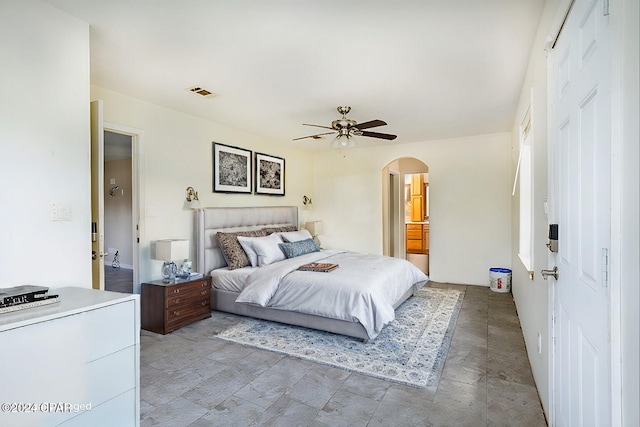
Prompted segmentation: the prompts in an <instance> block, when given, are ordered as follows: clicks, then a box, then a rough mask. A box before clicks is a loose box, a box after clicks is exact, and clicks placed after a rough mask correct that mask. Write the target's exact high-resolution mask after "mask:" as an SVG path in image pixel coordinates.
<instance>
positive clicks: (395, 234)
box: [382, 157, 432, 274]
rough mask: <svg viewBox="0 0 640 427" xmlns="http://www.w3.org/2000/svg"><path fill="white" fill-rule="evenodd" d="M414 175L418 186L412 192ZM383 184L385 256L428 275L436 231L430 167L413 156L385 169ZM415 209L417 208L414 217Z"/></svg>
mask: <svg viewBox="0 0 640 427" xmlns="http://www.w3.org/2000/svg"><path fill="white" fill-rule="evenodd" d="M414 175H415V176H416V178H415V182H416V184H415V187H414V189H413V190H412V186H411V181H412V177H413V176H414ZM382 185H383V190H382V194H383V212H382V217H383V254H384V255H387V256H392V257H395V258H403V259H407V260H409V261H410V262H412V263H413V264H415V265H416V266H417V267H418V268H420V269H421V270H422V271H424V272H425V274H428V272H429V252H430V245H429V236H430V233H431V231H432V230H431V228H430V227H431V225H430V221H429V167H428V166H427V164H426V163H424V162H423V161H422V160H419V159H416V158H412V157H401V158H398V159H395V160H393V161H392V162H390V163H388V164H387V165H386V166H385V167H384V168H383V169H382ZM412 193H413V194H412ZM412 198H413V203H412ZM412 207H414V208H415V209H414V214H415V216H414V217H413V218H412V217H411V210H412V209H411V208H412Z"/></svg>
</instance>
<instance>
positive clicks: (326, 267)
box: [298, 262, 338, 273]
mask: <svg viewBox="0 0 640 427" xmlns="http://www.w3.org/2000/svg"><path fill="white" fill-rule="evenodd" d="M336 268H338V264H331V263H328V262H312V263H309V264H304V265H301V266H300V267H298V270H300V271H318V272H321V273H329V272H330V271H333V270H335V269H336Z"/></svg>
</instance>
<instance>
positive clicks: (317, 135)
mask: <svg viewBox="0 0 640 427" xmlns="http://www.w3.org/2000/svg"><path fill="white" fill-rule="evenodd" d="M332 133H335V132H325V133H318V134H316V135H309V136H301V137H300V138H293V141H298V140H299V139H306V138H314V139H320V137H321V136H322V135H330V134H332Z"/></svg>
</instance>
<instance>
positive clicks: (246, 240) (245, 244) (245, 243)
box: [238, 236, 261, 267]
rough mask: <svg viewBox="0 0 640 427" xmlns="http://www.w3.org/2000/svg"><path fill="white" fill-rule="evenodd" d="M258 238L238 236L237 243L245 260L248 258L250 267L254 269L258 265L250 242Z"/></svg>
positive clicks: (256, 255) (256, 256)
mask: <svg viewBox="0 0 640 427" xmlns="http://www.w3.org/2000/svg"><path fill="white" fill-rule="evenodd" d="M260 238H261V237H246V236H238V243H240V246H242V249H243V250H244V252H245V253H246V254H247V258H249V262H250V263H251V267H256V266H257V265H258V254H257V253H256V251H255V250H254V249H253V243H252V240H255V239H260Z"/></svg>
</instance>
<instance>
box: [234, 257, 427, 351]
mask: <svg viewBox="0 0 640 427" xmlns="http://www.w3.org/2000/svg"><path fill="white" fill-rule="evenodd" d="M310 262H330V263H334V264H338V265H339V266H340V267H339V268H337V269H336V270H333V271H331V272H329V273H321V272H310V271H298V270H297V268H298V267H299V266H301V265H303V264H306V263H310ZM250 271H251V273H250V274H249V275H248V276H247V283H246V286H245V287H244V288H243V289H242V291H241V292H240V295H239V296H238V298H237V299H236V302H240V303H248V304H255V305H259V306H262V307H270V308H275V309H281V310H289V311H297V312H301V313H306V314H313V315H317V316H322V317H329V318H334V319H340V320H346V321H351V322H360V323H361V324H362V325H363V326H364V328H365V329H366V331H367V333H368V335H369V338H370V339H374V338H375V337H376V336H378V334H379V333H380V331H381V330H382V328H383V327H384V326H385V325H386V324H387V323H389V322H391V321H392V320H393V319H395V311H394V307H393V304H394V302H395V301H397V300H398V299H399V298H400V296H402V295H403V294H404V293H406V292H407V291H408V290H409V289H410V288H412V287H414V286H415V289H418V288H419V287H421V286H422V285H423V284H424V283H425V282H426V281H427V280H428V277H427V276H426V275H425V274H424V273H422V272H421V271H420V270H418V268H416V267H415V266H414V265H412V264H411V263H409V262H408V261H406V260H402V259H398V258H391V257H386V256H380V255H368V254H361V253H355V252H345V251H322V252H314V253H310V254H307V255H303V256H299V257H295V258H291V259H285V260H283V261H279V262H276V263H273V264H270V265H266V266H263V267H259V268H252V269H250ZM415 289H414V290H415Z"/></svg>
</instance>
